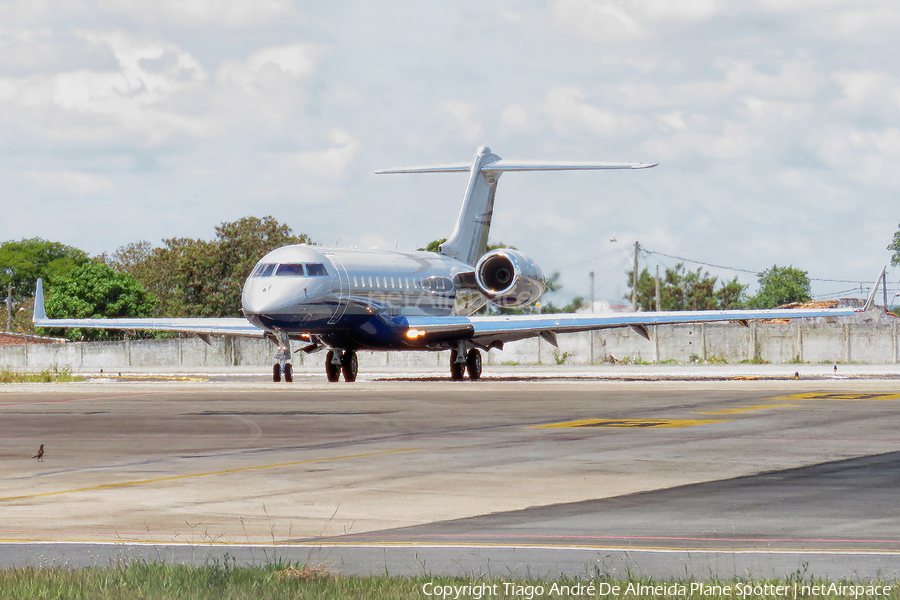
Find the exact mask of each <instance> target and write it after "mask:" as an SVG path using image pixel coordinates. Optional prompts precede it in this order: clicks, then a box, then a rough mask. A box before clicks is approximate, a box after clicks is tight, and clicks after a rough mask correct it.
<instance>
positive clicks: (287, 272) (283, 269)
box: [275, 264, 303, 277]
mask: <svg viewBox="0 0 900 600" xmlns="http://www.w3.org/2000/svg"><path fill="white" fill-rule="evenodd" d="M275 275H277V276H278V277H303V265H301V264H281V265H278V270H277V271H276V272H275Z"/></svg>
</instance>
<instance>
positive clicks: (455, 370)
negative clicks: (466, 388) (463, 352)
mask: <svg viewBox="0 0 900 600" xmlns="http://www.w3.org/2000/svg"><path fill="white" fill-rule="evenodd" d="M457 357H459V352H457V351H456V350H451V351H450V379H452V380H453V381H461V380H462V378H463V373H464V372H465V369H466V363H461V362H457V360H456V359H457Z"/></svg>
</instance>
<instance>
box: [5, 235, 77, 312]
mask: <svg viewBox="0 0 900 600" xmlns="http://www.w3.org/2000/svg"><path fill="white" fill-rule="evenodd" d="M88 262H89V259H88V256H87V254H86V253H85V252H84V251H83V250H79V249H78V248H73V247H72V246H67V245H65V244H61V243H59V242H48V241H47V240H42V239H41V238H30V239H22V240H18V241H8V242H4V243H2V244H0V295H2V296H3V297H4V298H6V292H7V289H8V288H7V286H8V285H9V284H12V299H13V302H14V303H21V302H23V301H25V300H26V299H28V298H31V297H32V296H33V295H34V288H35V284H36V283H37V279H38V277H42V278H43V279H44V280H45V281H46V282H48V283H52V282H53V281H55V280H56V279H58V278H60V277H62V276H63V275H65V274H67V273H68V272H70V271H71V270H72V269H74V268H76V267H78V266H81V265H84V264H86V263H88Z"/></svg>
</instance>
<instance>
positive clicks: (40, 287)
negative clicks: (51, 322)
mask: <svg viewBox="0 0 900 600" xmlns="http://www.w3.org/2000/svg"><path fill="white" fill-rule="evenodd" d="M46 320H47V311H46V310H44V282H43V281H41V278H40V277H38V280H37V286H36V287H35V290H34V316H33V317H32V319H31V321H32V323H37V322H39V321H46Z"/></svg>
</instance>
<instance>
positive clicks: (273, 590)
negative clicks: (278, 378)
mask: <svg viewBox="0 0 900 600" xmlns="http://www.w3.org/2000/svg"><path fill="white" fill-rule="evenodd" d="M229 560H231V561H233V559H229V558H228V557H225V558H224V559H223V560H222V561H221V562H216V563H214V564H209V565H206V566H203V567H190V566H185V565H166V564H162V563H130V564H120V565H118V566H113V567H108V568H99V567H93V568H85V569H66V568H52V569H41V568H34V567H26V568H15V569H6V570H0V597H2V598H4V599H7V598H8V599H20V598H21V599H24V598H28V599H37V600H41V599H49V598H54V599H69V598H71V599H78V600H81V599H92V600H94V599H96V600H120V599H126V598H141V599H146V600H156V599H159V600H162V599H166V600H180V599H182V598H184V599H188V598H190V599H192V600H193V599H196V600H205V599H207V598H209V599H213V598H215V599H220V598H221V599H226V600H228V599H230V600H241V599H248V600H249V599H251V598H252V599H257V598H259V599H270V598H271V599H276V600H277V599H281V598H285V599H287V598H291V599H305V598H310V599H312V598H316V599H320V598H342V599H343V598H346V599H351V600H355V599H360V600H362V599H365V600H380V599H388V598H391V599H399V600H403V599H406V598H410V599H412V598H416V599H420V598H441V597H444V598H447V597H449V598H465V599H474V600H479V599H480V598H490V599H493V598H509V599H512V598H528V599H535V598H604V599H606V600H619V599H625V598H627V599H629V600H631V599H635V600H637V599H644V598H647V599H654V600H655V599H660V600H662V599H664V598H665V599H677V598H698V600H699V599H700V598H703V599H704V600H724V599H726V598H727V599H729V600H731V599H732V598H736V597H740V598H742V599H745V600H762V599H764V598H765V599H766V600H772V599H773V598H788V597H790V598H794V586H795V585H796V586H797V587H796V591H797V595H796V597H797V598H803V599H807V598H810V599H811V598H817V599H819V598H821V599H825V598H835V599H837V598H849V597H851V596H852V597H854V598H856V599H857V600H861V599H869V598H871V599H875V598H877V599H878V600H887V599H891V600H894V599H898V598H900V585H898V584H900V582H897V581H894V582H883V583H880V584H879V585H888V586H890V592H889V593H888V594H886V595H885V594H881V593H879V594H871V593H866V592H865V590H864V591H862V592H861V593H855V594H854V593H851V592H849V591H848V590H847V589H841V588H840V587H838V588H837V589H835V590H831V592H832V593H829V590H828V589H827V587H826V588H818V589H816V590H815V591H814V590H813V589H812V586H816V585H818V586H829V585H831V584H832V583H836V584H837V585H838V586H842V585H843V586H848V585H861V584H859V583H857V582H854V583H851V582H848V581H836V582H830V581H824V580H813V579H807V578H806V577H804V576H803V575H799V576H793V575H792V576H790V577H788V578H786V579H782V580H777V581H776V580H765V581H752V582H751V581H746V580H741V579H734V580H731V581H713V582H708V583H707V582H704V584H703V585H704V586H714V587H707V588H706V590H705V591H703V593H702V594H701V591H700V590H698V589H697V587H698V586H699V583H698V582H696V581H694V580H681V581H674V580H672V581H661V580H660V581H657V580H653V579H650V578H645V579H637V578H630V579H629V580H628V581H615V580H610V579H608V578H606V577H598V578H597V579H593V580H590V579H580V578H562V579H559V580H552V579H543V580H536V579H526V580H521V579H510V578H496V577H495V578H486V577H473V578H456V577H442V576H438V577H427V576H417V577H388V576H378V577H344V576H337V575H333V574H330V573H329V572H327V571H326V570H323V569H321V568H311V567H300V566H286V565H270V566H266V567H235V566H232V565H233V564H234V562H229ZM629 584H630V587H629ZM590 585H593V588H588V586H590ZM765 585H768V586H779V585H780V586H787V587H788V588H789V589H790V592H789V593H788V594H784V595H780V596H779V595H773V594H772V593H771V589H772V587H770V588H769V590H770V591H768V593H766V591H765V590H763V589H762V588H759V591H760V592H761V593H755V591H756V588H757V587H758V586H765ZM866 585H874V583H871V582H869V583H867V584H866ZM616 586H618V590H616ZM673 586H674V587H673ZM716 586H717V587H716ZM747 586H750V587H747ZM804 586H806V587H804ZM642 588H643V589H642ZM590 589H593V593H591V592H590ZM739 590H740V594H738V591H739ZM805 590H807V593H804V591H805ZM488 591H490V593H486V592H488ZM435 592H439V593H435ZM604 592H605V593H604Z"/></svg>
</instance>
